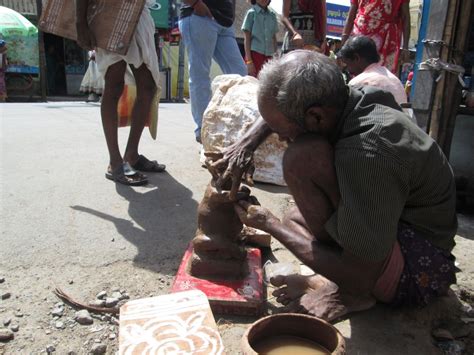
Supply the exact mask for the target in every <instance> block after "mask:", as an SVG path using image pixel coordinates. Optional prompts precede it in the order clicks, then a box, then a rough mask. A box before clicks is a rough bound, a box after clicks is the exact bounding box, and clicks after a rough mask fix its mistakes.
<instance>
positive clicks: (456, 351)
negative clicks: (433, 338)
mask: <svg viewBox="0 0 474 355" xmlns="http://www.w3.org/2000/svg"><path fill="white" fill-rule="evenodd" d="M436 345H437V346H438V348H440V349H441V350H443V353H444V354H449V355H462V354H463V352H464V349H465V348H466V345H465V344H464V343H463V342H461V341H453V340H448V341H442V342H439V343H437V344H436Z"/></svg>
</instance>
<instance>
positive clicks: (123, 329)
mask: <svg viewBox="0 0 474 355" xmlns="http://www.w3.org/2000/svg"><path fill="white" fill-rule="evenodd" d="M223 352H224V346H223V344H222V339H221V337H220V335H219V333H218V331H217V327H216V324H215V322H214V318H213V317H212V313H211V310H210V307H209V303H208V301H207V298H206V296H205V295H204V294H203V293H202V292H200V291H187V292H180V293H175V294H170V295H165V296H159V297H154V298H148V299H142V300H136V301H131V302H128V303H127V304H125V305H124V306H123V307H122V308H121V316H120V349H119V354H121V355H132V354H147V355H151V354H157V355H161V354H163V355H165V354H182V355H185V354H202V355H204V354H210V355H219V354H223Z"/></svg>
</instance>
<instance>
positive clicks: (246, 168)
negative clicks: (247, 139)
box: [205, 143, 255, 201]
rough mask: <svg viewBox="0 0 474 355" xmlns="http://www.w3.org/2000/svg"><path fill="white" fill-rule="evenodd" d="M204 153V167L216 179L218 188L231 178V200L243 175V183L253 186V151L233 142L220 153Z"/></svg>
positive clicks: (233, 198)
mask: <svg viewBox="0 0 474 355" xmlns="http://www.w3.org/2000/svg"><path fill="white" fill-rule="evenodd" d="M205 155H206V157H207V159H206V162H205V164H206V167H207V169H208V170H209V172H210V173H211V174H212V177H213V178H214V180H216V188H217V189H218V190H221V189H222V188H223V186H224V185H225V184H226V183H227V182H228V180H229V179H231V180H232V188H231V189H230V195H229V196H230V199H231V200H232V201H235V200H236V197H237V192H238V191H239V186H240V183H241V181H242V177H243V176H245V183H246V184H247V185H250V186H253V180H252V175H253V172H254V170H255V167H254V165H253V151H251V150H248V149H247V148H245V147H243V146H241V145H240V144H237V143H234V144H232V145H230V146H229V147H227V149H226V150H224V151H223V152H222V153H206V154H205Z"/></svg>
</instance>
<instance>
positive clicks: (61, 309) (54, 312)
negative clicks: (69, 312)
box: [51, 307, 64, 317]
mask: <svg viewBox="0 0 474 355" xmlns="http://www.w3.org/2000/svg"><path fill="white" fill-rule="evenodd" d="M63 314H64V307H54V308H53V310H52V311H51V315H52V316H53V317H62V316H63Z"/></svg>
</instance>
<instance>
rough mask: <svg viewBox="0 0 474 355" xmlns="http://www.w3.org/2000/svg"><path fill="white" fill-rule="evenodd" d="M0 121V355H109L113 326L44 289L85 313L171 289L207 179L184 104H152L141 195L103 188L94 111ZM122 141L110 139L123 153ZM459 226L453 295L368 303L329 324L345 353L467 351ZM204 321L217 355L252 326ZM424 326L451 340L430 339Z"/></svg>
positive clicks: (81, 107) (268, 189)
mask: <svg viewBox="0 0 474 355" xmlns="http://www.w3.org/2000/svg"><path fill="white" fill-rule="evenodd" d="M0 113H1V115H0V116H1V131H0V134H1V151H0V154H1V156H0V157H1V159H0V174H1V175H0V177H1V179H0V187H1V200H0V201H1V202H0V204H1V215H0V225H1V237H0V295H1V296H2V297H1V298H2V299H0V330H1V329H2V327H3V328H8V329H12V328H13V329H15V330H17V331H16V332H14V339H13V340H11V341H7V342H3V343H2V342H0V354H41V353H47V352H49V353H55V354H74V353H75V354H88V353H90V352H91V350H92V349H94V348H95V351H96V353H100V351H101V350H100V349H99V345H105V346H106V350H105V353H107V354H114V353H115V352H116V351H117V349H118V326H117V320H116V319H115V317H110V316H94V318H93V323H92V324H90V325H80V324H78V323H77V322H76V321H74V319H73V318H74V314H75V312H76V310H75V309H73V308H72V307H69V306H65V307H64V311H63V313H62V315H61V316H54V315H53V314H52V313H54V314H58V312H57V308H61V307H60V306H59V305H58V302H60V300H59V299H58V298H57V297H56V296H55V295H54V294H53V290H54V288H55V287H60V288H62V289H63V290H65V291H66V292H67V293H69V294H70V295H71V296H73V297H74V298H75V299H77V300H79V301H81V302H86V303H87V302H89V301H92V300H94V299H95V298H96V295H97V294H98V293H99V292H101V291H106V292H107V293H108V295H111V294H112V293H113V292H121V293H122V294H124V293H127V294H128V296H129V297H130V299H137V298H143V297H148V296H151V295H161V294H166V293H167V292H168V291H169V289H170V285H171V283H172V280H173V277H174V275H175V273H176V270H177V268H178V266H179V263H180V261H181V257H182V255H183V253H184V250H185V247H186V245H187V244H188V242H189V241H190V239H191V238H192V237H193V234H194V231H195V228H196V221H195V218H196V207H197V204H198V203H199V201H200V199H201V198H202V195H203V192H204V189H205V186H206V184H207V182H208V180H209V175H208V173H207V172H206V171H204V170H203V169H202V168H201V167H200V164H199V160H198V158H199V157H198V150H199V147H198V145H197V144H196V143H195V142H194V140H193V134H192V129H193V128H192V123H191V118H190V113H189V106H188V105H178V104H164V105H161V107H160V115H161V116H160V123H159V136H158V140H157V141H156V142H155V141H153V140H151V139H150V138H149V135H148V133H147V132H145V133H144V138H143V142H142V147H143V150H142V152H143V154H145V155H147V156H148V157H149V158H152V159H158V160H159V161H160V162H163V163H165V164H167V165H168V169H167V170H168V173H166V174H156V175H150V182H151V184H150V185H149V186H147V187H140V188H128V187H125V186H116V185H114V184H113V183H111V182H110V181H108V180H106V179H105V178H104V172H105V168H106V164H107V156H106V150H105V143H104V140H103V134H102V131H101V125H100V120H99V108H98V106H97V105H92V104H89V105H88V104H83V103H48V104H6V105H1V107H0ZM127 134H128V130H127V129H122V130H120V139H121V142H122V146H123V145H124V144H125V141H126V137H127ZM254 193H255V195H256V196H257V197H258V198H259V200H260V202H261V203H262V205H264V206H266V207H269V208H270V209H271V210H272V211H274V212H275V214H277V215H280V216H281V215H282V213H283V212H284V211H285V210H287V208H288V206H289V205H290V204H291V203H292V202H291V197H290V196H289V195H288V194H287V191H286V189H285V188H280V187H275V186H270V185H263V184H259V185H258V186H256V187H255V188H254ZM459 221H460V226H459V231H458V236H457V237H456V243H457V245H456V248H455V250H454V254H455V256H456V257H457V262H458V264H457V265H458V268H459V269H460V270H461V271H460V272H459V273H458V285H456V286H454V287H453V292H452V293H451V294H450V295H449V296H448V297H445V298H443V299H439V300H438V301H437V302H435V303H433V304H431V305H430V306H428V307H426V308H424V309H420V310H405V309H404V310H394V309H390V308H389V307H387V306H383V305H378V306H376V307H375V308H374V309H372V310H369V311H366V312H362V313H360V314H355V315H353V316H352V317H350V318H349V319H347V320H344V321H341V322H339V323H337V324H336V327H337V328H338V329H339V330H340V331H341V332H342V334H343V335H344V337H345V338H346V343H347V353H348V354H400V353H405V354H442V353H443V350H441V348H440V347H439V346H444V348H445V349H448V347H449V349H448V350H449V351H450V352H449V353H451V354H462V353H465V354H473V353H474V344H473V341H472V339H473V338H474V336H473V335H474V323H473V322H472V320H473V318H474V314H473V311H472V309H471V310H470V309H469V307H468V306H469V305H470V306H474V258H473V255H474V211H468V210H466V211H463V212H462V213H460V214H459ZM272 250H273V252H272V253H269V252H266V254H265V255H266V257H267V258H270V259H272V260H273V261H284V262H292V263H293V264H294V265H295V267H299V266H300V265H299V263H298V262H297V261H296V260H295V259H294V258H293V257H292V256H291V255H290V254H289V253H288V252H287V251H286V250H285V249H284V248H283V247H282V246H281V245H280V244H279V243H277V242H273V244H272ZM125 301H126V300H123V301H122V302H125ZM268 308H269V310H270V311H272V312H273V311H274V306H272V305H270V306H269V307H268ZM59 313H61V312H59ZM215 318H216V321H217V323H218V327H219V331H220V333H221V335H222V337H223V340H224V344H225V347H226V351H227V353H228V354H238V353H239V352H240V340H241V337H242V334H243V333H244V331H245V330H246V329H247V327H248V325H249V324H251V323H252V322H254V321H255V320H256V319H255V318H251V317H222V316H219V315H215ZM463 320H464V321H463ZM17 328H18V329H17ZM435 329H442V330H443V331H444V333H442V334H444V337H445V338H446V337H449V336H447V335H446V334H448V333H446V332H449V335H450V336H451V337H452V338H456V339H454V340H452V341H449V342H448V341H444V342H439V341H436V340H435V339H434V338H433V336H432V331H433V330H435ZM0 334H1V331H0ZM462 349H464V350H462ZM102 350H103V347H102ZM448 350H445V351H444V353H448V352H447V351H448Z"/></svg>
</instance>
